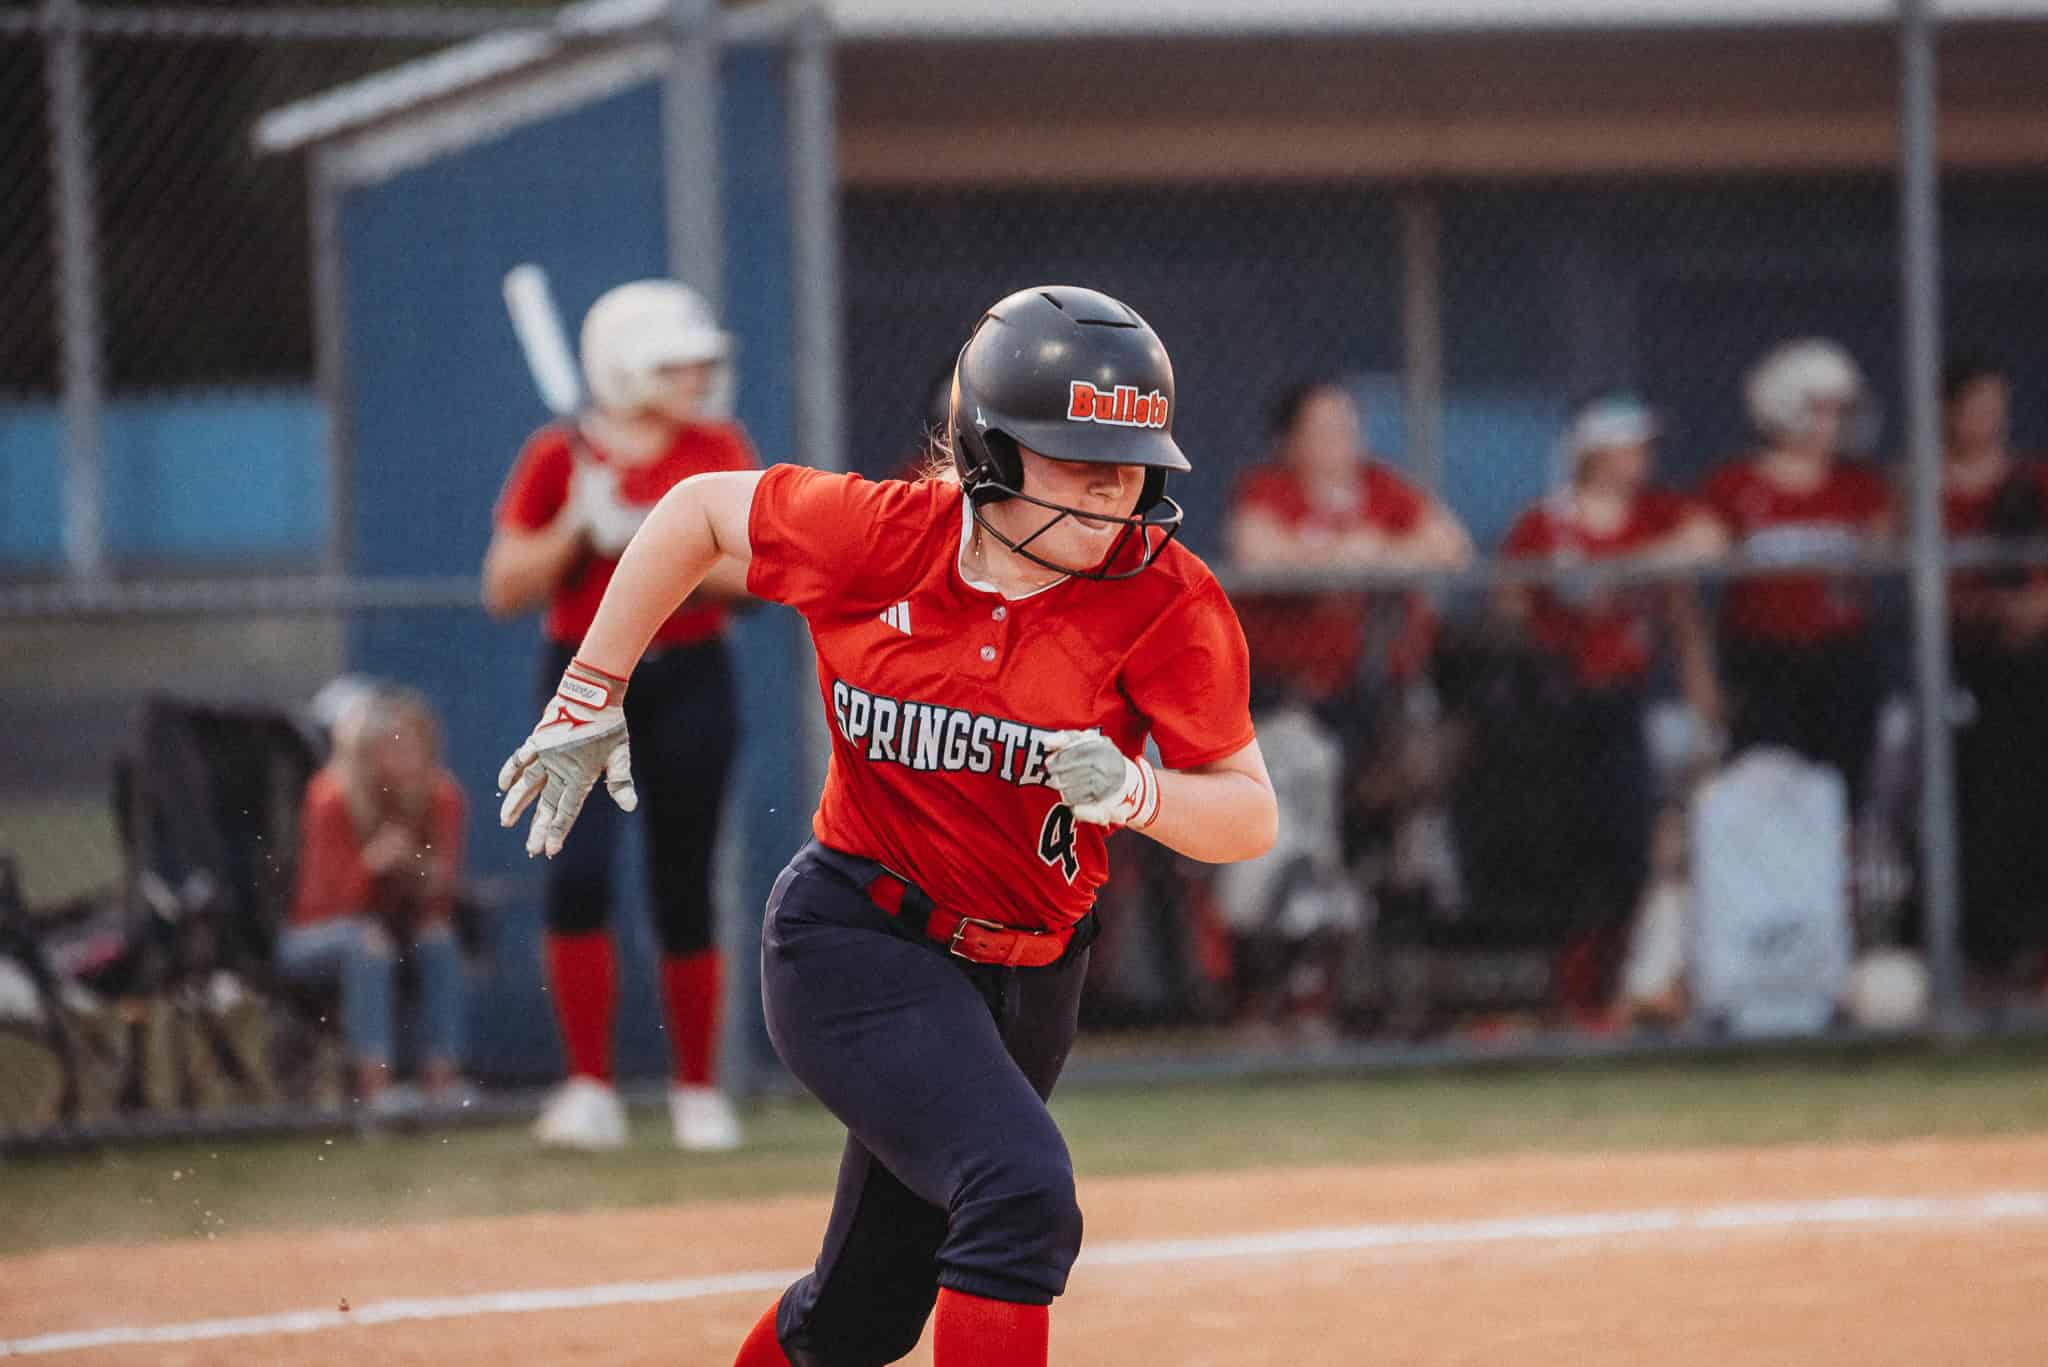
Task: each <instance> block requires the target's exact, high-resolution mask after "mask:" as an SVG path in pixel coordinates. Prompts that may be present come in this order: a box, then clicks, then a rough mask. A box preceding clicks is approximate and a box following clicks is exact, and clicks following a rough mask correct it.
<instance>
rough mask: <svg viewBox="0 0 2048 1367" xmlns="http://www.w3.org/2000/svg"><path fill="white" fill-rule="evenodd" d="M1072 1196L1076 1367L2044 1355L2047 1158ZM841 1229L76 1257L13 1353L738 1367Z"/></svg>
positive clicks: (1998, 1360)
mask: <svg viewBox="0 0 2048 1367" xmlns="http://www.w3.org/2000/svg"><path fill="white" fill-rule="evenodd" d="M1991 1197H2000V1198H2002V1201H1997V1200H1994V1201H1986V1200H1982V1199H1980V1198H1991ZM1851 1198H1869V1200H1868V1201H1866V1202H1865V1203H1863V1204H1856V1205H1850V1204H1844V1203H1845V1202H1847V1201H1849V1200H1850V1199H1851ZM1082 1200H1083V1205H1084V1207H1085V1208H1086V1211H1087V1215H1088V1227H1089V1235H1088V1237H1089V1247H1090V1250H1091V1254H1090V1257H1091V1258H1092V1261H1088V1262H1084V1264H1083V1266H1082V1267H1081V1268H1079V1269H1077V1271H1076V1273H1075V1277H1074V1283H1073V1286H1072V1289H1071V1290H1070V1292H1069V1294H1068V1295H1067V1296H1066V1297H1065V1298H1064V1299H1063V1300H1062V1301H1061V1302H1060V1304H1059V1306H1058V1307H1057V1309H1056V1311H1055V1314H1054V1320H1053V1325H1054V1328H1053V1335H1054V1337H1053V1350H1054V1359H1055V1361H1056V1362H1058V1363H1060V1364H1062V1367H1108V1364H1118V1367H1128V1365H1129V1364H1185V1367H1211V1365H1214V1367H1223V1365H1224V1364H1232V1365H1233V1367H1234V1365H1236V1364H1300V1363H1340V1364H1351V1363H1357V1364H1373V1365H1374V1367H1383V1365H1387V1367H1391V1365H1394V1364H1430V1367H1447V1365H1449V1364H1474V1365H1475V1367H1478V1365H1479V1364H1486V1365H1487V1367H1496V1365H1502V1364H1549V1363H1559V1364H1564V1363H1570V1364H1573V1365H1574V1367H1624V1365H1625V1367H1641V1365H1642V1364H1656V1367H1743V1365H1744V1364H1758V1365H1759V1367H1761V1365H1762V1364H1772V1365H1773V1367H1776V1365H1777V1364H1857V1367H1885V1365H1888V1364H1897V1365H1898V1367H1907V1364H1911V1365H1912V1367H1923V1364H1930V1363H1961V1362H1968V1363H1970V1364H1973V1367H1992V1365H1993V1364H2014V1365H2015V1367H2017V1365H2018V1364H2022V1363H2025V1364H2037V1363H2040V1362H2042V1361H2044V1360H2048V1293H2044V1288H2048V1139H2043V1138H2029V1139H2020V1140H2014V1139H1994V1140H1943V1141H1926V1142H1919V1143H1906V1144H1897V1145H1888V1146H1883V1147H1866V1146H1847V1145H1839V1146H1829V1147H1806V1148H1770V1149H1750V1150H1733V1151H1729V1150H1720V1151H1712V1152H1690V1153H1658V1154H1616V1155H1604V1156H1585V1157H1568V1158H1558V1157H1518V1158H1511V1159H1493V1160H1483V1161H1461V1162H1455V1163H1442V1164H1432V1165H1422V1166H1402V1167H1375V1168H1345V1169H1315V1170H1303V1171H1289V1172H1264V1173H1239V1174H1232V1175H1230V1176H1228V1177H1204V1176H1179V1177H1161V1178H1145V1179H1119V1180H1115V1181H1107V1182H1097V1183H1093V1184H1086V1185H1084V1189H1083V1193H1082ZM1830 1203H1831V1204H1830ZM822 1216H823V1210H822V1207H821V1205H820V1203H819V1202H817V1201H815V1200H811V1199H801V1200H779V1201H773V1202H765V1203H751V1204H723V1205H698V1206H691V1207H688V1208H679V1209H672V1210H651V1211H643V1212H627V1213H618V1212H601V1213H598V1212H594V1213H589V1214H578V1215H550V1216H520V1217H514V1218H506V1219H502V1220H472V1221H461V1222H448V1223H442V1224H436V1225H425V1226H404V1227H393V1228H391V1229H389V1230H373V1231H361V1230H356V1231H314V1232H309V1233H305V1234H299V1235H279V1234H270V1235H262V1236H249V1237H239V1238H217V1239H213V1240H208V1241H200V1242H187V1243H179V1244H156V1245H147V1246H141V1247H114V1248H80V1249H68V1250H64V1251H61V1252H54V1253H42V1254H35V1255H30V1256H26V1257H19V1258H14V1259H9V1260H5V1261H0V1340H12V1341H14V1342H15V1343H16V1345H17V1347H19V1348H29V1349H47V1348H49V1347H51V1345H48V1344H43V1345H37V1344H35V1343H30V1342H24V1341H25V1340H29V1339H31V1338H32V1337H33V1336H41V1335H47V1334H53V1333H59V1332H65V1331H84V1330H95V1329H111V1328H114V1327H119V1326H145V1327H147V1326H183V1325H189V1324H190V1323H191V1322H195V1321H205V1320H210V1319H215V1318H220V1317H238V1318H239V1317H252V1316H270V1315H277V1314H282V1313H286V1312H294V1311H324V1312H334V1311H336V1310H338V1309H339V1307H340V1305H341V1303H342V1302H343V1301H344V1300H346V1301H347V1303H348V1304H349V1306H350V1315H349V1316H340V1315H336V1314H325V1315H319V1316H315V1317H312V1318H311V1319H309V1320H308V1321H307V1322H306V1327H307V1328H308V1330H309V1332H302V1333H282V1332H278V1328H279V1327H280V1326H277V1325H274V1324H265V1323H252V1324H246V1325H238V1326H229V1328H228V1330H227V1331H226V1336H223V1337H216V1338H211V1339H204V1340H199V1341H190V1342H152V1343H145V1344H126V1345H121V1346H85V1347H73V1348H60V1349H58V1350H56V1351H47V1352H45V1351H37V1352H36V1353H35V1354H34V1355H33V1356H29V1357H25V1358H24V1359H23V1360H24V1361H35V1362H49V1363H52V1364H59V1363H62V1364H86V1363H93V1364H119V1365H120V1367H142V1364H149V1365H150V1367H202V1365H203V1367H215V1365H216V1364H219V1365H222V1367H243V1365H244V1364H247V1365H248V1367H256V1365H257V1364H261V1365H262V1367H301V1365H304V1367H311V1364H342V1363H346V1364H355V1363H378V1364H414V1363H418V1364H428V1363H432V1364H490V1367H505V1365H506V1364H509V1363H547V1364H555V1365H557V1367H600V1364H602V1365H604V1367H695V1364H713V1365H714V1367H723V1364H725V1363H727V1362H729V1361H730V1354H731V1352H732V1349H733V1348H734V1346H736V1345H737V1343H738V1341H739V1339H740V1337H741V1336H742V1335H743V1334H744V1333H745V1331H746V1329H747V1327H748V1325H749V1324H750V1323H751V1322H752V1321H753V1319H754V1317H755V1316H756V1315H757V1314H758V1313H759V1312H760V1309H761V1307H762V1306H763V1305H765V1304H766V1303H767V1301H768V1299H769V1297H770V1295H771V1294H772V1292H770V1291H767V1290H765V1289H761V1287H762V1286H764V1285H766V1284H767V1283H766V1282H765V1281H764V1279H763V1278H762V1277H760V1276H755V1277H752V1278H748V1279H743V1280H742V1281H741V1282H740V1283H739V1284H737V1285H734V1284H730V1283H723V1282H716V1281H711V1280H708V1279H711V1278H715V1277H721V1276H725V1275H728V1274H771V1276H772V1275H775V1274H779V1273H780V1272H782V1271H784V1270H786V1269H789V1268H793V1267H800V1266H802V1265H803V1264H804V1263H805V1262H806V1261H807V1260H808V1258H809V1257H810V1255H811V1254H812V1253H813V1252H814V1248H815V1245H814V1241H815V1239H816V1237H817V1235H818V1232H819V1229H820V1224H821V1220H822ZM1303 1231H1316V1233H1311V1234H1307V1235H1304V1234H1303V1233H1302V1232H1303ZM1227 1236H1258V1237H1247V1238H1244V1239H1230V1238H1228V1237H1227ZM679 1279H680V1280H679ZM691 1279H705V1280H691ZM649 1282H659V1283H660V1284H661V1285H659V1286H655V1287H652V1288H647V1287H639V1288H636V1287H633V1286H630V1285H622V1284H633V1283H649ZM110 1287H119V1288H120V1289H121V1290H120V1294H119V1296H118V1297H114V1296H110V1295H109V1294H108V1288H110ZM597 1287H602V1288H607V1290H606V1292H605V1293H604V1294H606V1295H615V1296H616V1297H617V1298H619V1299H624V1300H628V1301H631V1300H636V1299H637V1300H639V1301H641V1302H643V1303H634V1304H614V1305H606V1306H599V1307H595V1308H577V1307H574V1306H561V1307H557V1308H534V1307H533V1299H532V1298H531V1297H529V1298H527V1299H525V1300H521V1299H520V1298H518V1297H516V1296H515V1297H509V1298H504V1297H501V1298H498V1299H493V1300H481V1299H479V1300H471V1301H463V1300H450V1301H437V1303H436V1304H434V1305H431V1306H426V1307H422V1308H420V1310H419V1313H420V1315H421V1316H422V1317H420V1318H413V1319H409V1320H406V1321H404V1322H386V1323H365V1322H364V1316H365V1315H367V1316H368V1317H369V1318H371V1319H374V1318H376V1316H377V1311H378V1307H380V1306H381V1307H386V1308H388V1307H390V1305H391V1303H392V1302H393V1301H397V1300H401V1299H406V1298H422V1297H433V1298H461V1297H465V1296H480V1295H482V1294H483V1293H521V1292H526V1293H537V1292H542V1291H548V1290H562V1289H588V1288H597ZM179 1332H185V1331H179ZM910 1361H912V1362H914V1363H926V1362H929V1356H928V1355H927V1354H926V1353H925V1352H924V1351H923V1350H920V1352H919V1353H918V1354H917V1355H916V1356H914V1357H913V1358H911V1359H910Z"/></svg>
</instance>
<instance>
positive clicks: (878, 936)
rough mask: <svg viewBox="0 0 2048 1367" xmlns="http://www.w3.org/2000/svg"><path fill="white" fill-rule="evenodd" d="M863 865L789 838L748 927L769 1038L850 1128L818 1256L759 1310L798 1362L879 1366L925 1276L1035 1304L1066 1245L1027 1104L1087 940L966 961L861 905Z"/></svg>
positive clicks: (1055, 1046) (872, 869) (924, 1306)
mask: <svg viewBox="0 0 2048 1367" xmlns="http://www.w3.org/2000/svg"><path fill="white" fill-rule="evenodd" d="M878 871H879V869H878V866H876V865H874V864H872V863H869V862H867V861H864V860H860V859H856V858H854V857H852V856H850V855H846V854H843V853H841V852H839V851H836V850H832V849H829V848H827V847H825V846H822V845H819V844H817V843H816V842H813V843H811V844H809V845H806V846H805V847H804V849H803V850H802V851H801V852H799V853H798V855H797V857H796V858H795V859H794V860H793V861H791V863H790V865H789V867H788V868H786V869H784V870H783V871H782V875H781V877H780V878H778V879H777V880H776V883H775V890H774V892H773V893H772V894H771V895H770V897H769V899H768V911H767V916H766V918H765V921H764V924H763V931H762V947H761V994H762V999H763V1003H764V1005H765V1006H766V1008H767V1019H768V1034H769V1037H770V1038H771V1039H772V1040H773V1041H774V1043H775V1049H776V1052H777V1053H778V1054H780V1055H781V1057H782V1061H783V1062H784V1063H785V1064H787V1065H788V1067H789V1070H790V1071H791V1072H792V1073H794V1074H795V1075H796V1076H797V1078H798V1079H799V1080H800V1081H801V1082H802V1083H803V1084H804V1085H805V1086H806V1087H808V1088H809V1089H810V1090H811V1092H812V1093H813V1094H814V1095H816V1096H817V1097H818V1099H819V1100H821V1101H823V1102H824V1103H825V1105H826V1106H827V1107H828V1108H830V1110H831V1111H832V1113H833V1114H834V1115H835V1116H837V1117H838V1118H839V1119H840V1120H841V1121H842V1122H843V1123H844V1124H845V1125H846V1128H847V1131H848V1134H847V1140H846V1151H845V1154H844V1156H843V1157H842V1158H841V1160H840V1165H839V1187H838V1193H837V1195H836V1196H835V1198H834V1201H833V1206H832V1219H831V1222H830V1224H829V1225H828V1227H827V1229H826V1233H825V1244H824V1249H823V1251H822V1252H821V1253H820V1254H819V1255H818V1262H817V1266H816V1267H815V1268H814V1269H813V1270H812V1271H811V1273H810V1275H809V1276H807V1277H805V1278H803V1279H802V1280H801V1281H798V1282H797V1283H796V1284H795V1285H793V1286H791V1287H790V1288H789V1289H788V1290H787V1291H785V1292H784V1293H783V1296H782V1301H781V1305H780V1309H779V1311H778V1313H777V1316H776V1337H777V1338H778V1339H780V1340H781V1343H782V1347H783V1351H784V1352H785V1353H786V1354H788V1356H789V1359H790V1361H791V1362H793V1363H795V1364H796V1367H870V1364H873V1365H874V1367H879V1364H883V1363H889V1362H895V1361H896V1360H898V1359H899V1358H902V1357H904V1356H905V1355H907V1354H908V1353H909V1352H910V1350H911V1349H912V1348H914V1347H916V1345H917V1340H918V1337H919V1335H920V1334H921V1333H922V1332H923V1330H924V1324H925V1321H926V1320H927V1319H928V1318H930V1316H931V1312H932V1306H933V1304H934V1303H935V1302H936V1301H937V1299H938V1292H939V1288H940V1287H942V1286H944V1287H948V1288H951V1289H952V1290H955V1291H960V1292H965V1293H967V1294H969V1295H974V1296H982V1297H986V1298H988V1299H991V1300H1003V1301H1012V1302H1016V1303H1020V1304H1026V1305H1047V1304H1050V1303H1051V1301H1052V1299H1053V1297H1055V1296H1057V1295H1059V1294H1060V1292H1061V1291H1063V1290H1065V1289H1066V1284H1067V1272H1068V1269H1069V1268H1071V1267H1072V1266H1073V1262H1074V1258H1075V1255H1076V1254H1078V1253H1079V1252H1080V1248H1081V1210H1080V1207H1079V1206H1078V1205H1077V1204H1076V1203H1075V1200H1074V1170H1073V1163H1072V1160H1071V1159H1070V1158H1069V1157H1068V1155H1067V1145H1066V1141H1065V1140H1064V1139H1062V1138H1061V1137H1060V1132H1059V1129H1058V1128H1057V1127H1056V1126H1055V1125H1054V1124H1053V1120H1052V1116H1051V1114H1050V1113H1049V1112H1048V1111H1047V1110H1046V1107H1045V1099H1046V1098H1047V1097H1048V1096H1050V1095H1051V1093H1052V1087H1053V1082H1054V1080H1055V1079H1057V1078H1058V1076H1059V1073H1060V1068H1061V1067H1062V1066H1063V1065H1064V1064H1065V1063H1066V1059H1067V1051H1068V1049H1069V1048H1070V1047H1071V1046H1072V1044H1073V1039H1074V1025H1075V1019H1076V1015H1077V1013H1078V1011H1079V1008H1080V999H1081V982H1082V979H1083V977H1084V976H1085V975H1086V971H1087V961H1088V953H1087V947H1086V942H1087V939H1088V938H1089V937H1088V935H1087V934H1085V933H1077V935H1076V938H1075V942H1074V947H1073V948H1071V949H1070V950H1069V951H1068V953H1067V955H1066V956H1065V957H1064V958H1062V959H1061V960H1060V961H1059V962H1058V963H1055V964H1051V965H1049V966H1047V967H1044V968H1038V969H1006V968H997V967H990V966H987V965H982V964H972V963H969V962H967V961H966V960H963V959H958V958H955V957H953V956H951V955H949V954H948V953H946V951H945V950H944V948H942V947H941V946H939V945H936V944H934V943H932V942H930V941H927V940H925V939H923V938H922V937H919V938H911V936H910V934H909V932H907V931H905V930H904V929H903V928H901V927H900V926H898V925H897V924H896V922H895V921H894V920H892V919H891V918H890V917H889V916H888V914H887V913H885V912H883V911H882V910H881V909H880V908H879V907H877V906H876V905H875V904H874V903H873V902H871V901H870V900H868V897H867V894H866V893H865V891H863V889H864V888H865V887H866V885H867V883H868V881H869V880H870V879H871V878H873V876H874V875H875V873H877V872H878ZM991 919H996V918H993V917H992V918H991ZM1092 928H1093V927H1092V922H1089V923H1084V929H1085V930H1092Z"/></svg>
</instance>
